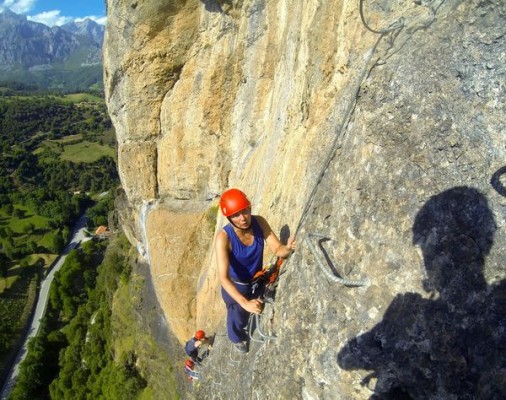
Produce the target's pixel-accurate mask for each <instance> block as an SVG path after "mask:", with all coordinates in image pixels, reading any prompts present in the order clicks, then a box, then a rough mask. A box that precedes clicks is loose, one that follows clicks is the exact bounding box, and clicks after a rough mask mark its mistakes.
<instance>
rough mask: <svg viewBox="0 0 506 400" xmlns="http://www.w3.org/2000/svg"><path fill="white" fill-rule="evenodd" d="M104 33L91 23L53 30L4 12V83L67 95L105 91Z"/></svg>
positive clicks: (0, 53) (0, 32) (0, 61)
mask: <svg viewBox="0 0 506 400" xmlns="http://www.w3.org/2000/svg"><path fill="white" fill-rule="evenodd" d="M104 30H105V28H104V27H103V26H102V25H99V24H97V23H96V22H94V21H92V20H91V19H85V20H84V21H80V22H71V23H68V24H65V25H62V26H60V27H58V26H54V27H49V26H47V25H44V24H42V23H38V22H34V21H29V20H28V19H27V18H26V16H24V15H19V14H16V13H14V12H13V11H10V10H4V11H3V12H2V13H0V71H1V78H0V80H2V81H21V82H26V83H30V84H33V85H35V86H37V87H39V88H41V89H54V90H63V91H69V90H75V89H76V90H84V89H87V88H89V87H90V86H95V87H96V86H99V87H101V86H102V42H103V38H104ZM80 78H82V79H80Z"/></svg>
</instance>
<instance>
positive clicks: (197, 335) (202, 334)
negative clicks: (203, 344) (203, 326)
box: [195, 331, 206, 340]
mask: <svg viewBox="0 0 506 400" xmlns="http://www.w3.org/2000/svg"><path fill="white" fill-rule="evenodd" d="M205 337H206V333H205V332H204V331H197V332H195V339H197V340H202V339H204V338H205Z"/></svg>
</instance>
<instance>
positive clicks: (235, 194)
mask: <svg viewBox="0 0 506 400" xmlns="http://www.w3.org/2000/svg"><path fill="white" fill-rule="evenodd" d="M248 207H251V203H250V201H249V200H248V198H247V197H246V195H245V194H244V193H243V192H241V191H240V190H239V189H229V190H226V191H225V192H223V194H222V195H221V199H220V208H221V212H222V213H223V215H224V216H225V217H230V216H231V215H234V214H235V213H238V212H239V211H242V210H244V209H245V208H248Z"/></svg>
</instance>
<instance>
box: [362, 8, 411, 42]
mask: <svg viewBox="0 0 506 400" xmlns="http://www.w3.org/2000/svg"><path fill="white" fill-rule="evenodd" d="M359 9H360V19H361V20H362V23H363V24H364V26H365V27H366V28H367V29H368V30H369V31H371V32H372V33H376V34H379V35H384V34H385V33H388V32H392V31H395V30H396V29H400V28H402V27H403V26H404V18H403V17H401V18H399V19H398V20H397V21H395V22H393V23H391V24H390V26H389V27H388V28H387V29H382V30H376V29H373V28H371V27H370V26H369V24H368V23H367V22H366V20H365V17H364V0H360V7H359Z"/></svg>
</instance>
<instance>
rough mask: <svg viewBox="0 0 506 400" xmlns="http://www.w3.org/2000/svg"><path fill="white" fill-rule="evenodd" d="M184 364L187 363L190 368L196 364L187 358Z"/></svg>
mask: <svg viewBox="0 0 506 400" xmlns="http://www.w3.org/2000/svg"><path fill="white" fill-rule="evenodd" d="M184 365H186V366H187V367H188V368H193V366H194V365H195V364H194V363H193V361H192V360H186V361H185V363H184Z"/></svg>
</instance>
